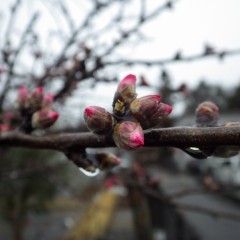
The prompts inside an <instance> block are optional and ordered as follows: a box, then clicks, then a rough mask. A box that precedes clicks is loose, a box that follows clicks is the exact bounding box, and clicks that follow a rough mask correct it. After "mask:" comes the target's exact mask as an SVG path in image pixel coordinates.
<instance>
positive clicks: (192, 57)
mask: <svg viewBox="0 0 240 240" xmlns="http://www.w3.org/2000/svg"><path fill="white" fill-rule="evenodd" d="M239 54H240V49H233V50H225V51H219V52H213V53H211V54H205V53H199V54H195V55H190V56H186V57H181V58H176V57H170V58H166V59H160V60H138V59H132V60H128V59H119V60H116V61H104V62H103V63H104V64H106V65H133V64H134V65H146V66H155V65H156V66H157V65H165V64H173V63H183V62H191V61H196V60H201V59H205V58H214V57H219V58H220V59H222V58H224V57H227V56H235V55H239Z"/></svg>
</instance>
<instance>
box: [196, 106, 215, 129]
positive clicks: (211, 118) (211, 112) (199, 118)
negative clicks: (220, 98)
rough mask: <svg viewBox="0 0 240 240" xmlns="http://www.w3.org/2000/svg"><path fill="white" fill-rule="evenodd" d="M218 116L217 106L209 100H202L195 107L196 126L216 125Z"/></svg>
mask: <svg viewBox="0 0 240 240" xmlns="http://www.w3.org/2000/svg"><path fill="white" fill-rule="evenodd" d="M218 117H219V109H218V106H217V105H216V104H215V103H214V102H211V101H206V102H202V103H200V104H199V105H198V107H197V109H196V125H197V127H213V126H216V125H217V121H218Z"/></svg>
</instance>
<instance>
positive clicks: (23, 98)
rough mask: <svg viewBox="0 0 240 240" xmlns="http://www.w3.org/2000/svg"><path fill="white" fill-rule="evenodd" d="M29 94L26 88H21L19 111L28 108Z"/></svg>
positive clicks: (19, 92) (19, 91)
mask: <svg viewBox="0 0 240 240" xmlns="http://www.w3.org/2000/svg"><path fill="white" fill-rule="evenodd" d="M28 98H29V93H28V90H27V88H26V87H24V86H21V87H20V88H19V89H18V97H17V107H18V109H23V108H27V104H28Z"/></svg>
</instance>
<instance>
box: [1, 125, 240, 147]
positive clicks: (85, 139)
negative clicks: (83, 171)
mask: <svg viewBox="0 0 240 240" xmlns="http://www.w3.org/2000/svg"><path fill="white" fill-rule="evenodd" d="M144 137H145V145H144V146H145V147H166V146H168V147H177V148H187V147H218V146H226V145H231V146H233V145H234V146H240V127H211V128H209V127H208V128H196V127H171V128H158V129H149V130H146V131H144ZM0 146H7V147H25V148H36V149H52V150H57V151H66V150H71V149H73V150H74V149H75V150H78V149H84V148H104V147H115V144H114V142H113V141H112V139H111V137H109V136H102V135H96V134H93V133H62V134H52V135H45V136H34V135H28V134H25V133H21V132H19V131H10V132H3V133H1V135H0Z"/></svg>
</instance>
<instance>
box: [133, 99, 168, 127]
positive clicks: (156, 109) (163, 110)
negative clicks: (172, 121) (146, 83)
mask: <svg viewBox="0 0 240 240" xmlns="http://www.w3.org/2000/svg"><path fill="white" fill-rule="evenodd" d="M171 111H172V107H171V106H169V105H167V104H165V103H161V97H160V96H159V95H147V96H144V97H141V98H137V99H135V100H134V101H133V102H132V103H131V104H130V112H131V114H132V115H133V117H134V118H135V119H136V120H137V121H138V122H139V123H140V124H141V126H142V128H143V129H147V128H151V127H154V126H156V125H157V124H158V123H159V122H160V121H161V119H162V118H163V117H165V116H168V115H169V114H170V113H171Z"/></svg>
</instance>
